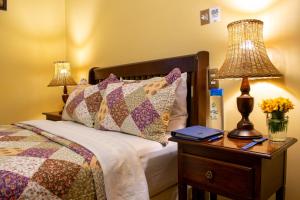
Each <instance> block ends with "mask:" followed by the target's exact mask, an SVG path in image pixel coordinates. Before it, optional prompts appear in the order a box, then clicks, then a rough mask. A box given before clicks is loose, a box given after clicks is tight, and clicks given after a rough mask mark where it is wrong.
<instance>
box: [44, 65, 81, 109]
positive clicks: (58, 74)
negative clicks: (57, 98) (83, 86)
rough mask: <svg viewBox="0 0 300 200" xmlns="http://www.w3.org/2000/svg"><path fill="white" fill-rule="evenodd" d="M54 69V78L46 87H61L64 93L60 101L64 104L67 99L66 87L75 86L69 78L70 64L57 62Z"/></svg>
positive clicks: (70, 77)
mask: <svg viewBox="0 0 300 200" xmlns="http://www.w3.org/2000/svg"><path fill="white" fill-rule="evenodd" d="M54 67H55V71H54V77H53V78H52V80H51V82H50V83H49V85H48V87H55V86H63V87H64V93H63V95H62V100H63V102H64V103H66V102H67V100H68V98H69V94H68V88H67V86H68V85H77V84H76V82H75V81H74V79H73V78H72V76H71V67H70V63H68V62H66V61H58V62H55V63H54ZM60 113H62V111H60Z"/></svg>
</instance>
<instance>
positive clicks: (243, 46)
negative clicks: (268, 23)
mask: <svg viewBox="0 0 300 200" xmlns="http://www.w3.org/2000/svg"><path fill="white" fill-rule="evenodd" d="M227 29H228V33H229V41H228V48H227V54H226V59H225V61H224V64H223V65H222V67H221V68H220V70H219V72H218V73H217V78H218V79H225V78H244V77H247V78H268V77H281V76H282V74H281V73H280V72H279V71H278V70H277V69H276V68H275V67H274V65H273V64H272V62H271V60H270V59H269V57H268V55H267V51H266V48H265V44H264V41H263V22H262V21H260V20H256V19H246V20H239V21H236V22H232V23H230V24H228V26H227Z"/></svg>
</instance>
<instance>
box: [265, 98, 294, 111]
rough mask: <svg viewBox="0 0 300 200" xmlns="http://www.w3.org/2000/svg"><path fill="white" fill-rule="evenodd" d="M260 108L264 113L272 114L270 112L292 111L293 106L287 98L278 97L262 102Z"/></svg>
mask: <svg viewBox="0 0 300 200" xmlns="http://www.w3.org/2000/svg"><path fill="white" fill-rule="evenodd" d="M260 107H261V109H262V110H263V111H264V112H265V113H272V112H283V113H286V112H288V111H289V110H292V109H294V104H293V103H292V102H291V101H290V100H289V99H287V98H283V97H278V98H275V99H266V100H263V102H262V104H261V105H260Z"/></svg>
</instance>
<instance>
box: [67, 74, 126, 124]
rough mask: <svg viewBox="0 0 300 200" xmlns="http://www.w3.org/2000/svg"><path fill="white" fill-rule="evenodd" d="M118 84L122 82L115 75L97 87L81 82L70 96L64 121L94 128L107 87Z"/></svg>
mask: <svg viewBox="0 0 300 200" xmlns="http://www.w3.org/2000/svg"><path fill="white" fill-rule="evenodd" d="M116 82H120V81H119V80H118V78H117V77H116V76H115V75H113V74H111V75H109V77H108V78H107V79H105V80H104V81H101V82H100V83H98V84H97V85H89V84H87V82H85V83H84V82H81V83H80V84H79V85H78V86H77V87H76V88H75V89H74V91H73V92H72V93H71V94H70V96H69V98H68V100H67V103H66V105H65V108H64V111H63V114H62V119H63V120H70V121H76V122H79V123H81V124H84V125H86V126H88V127H93V126H94V122H95V115H96V113H97V112H98V110H99V107H100V104H101V102H102V99H103V98H102V96H103V95H104V92H105V89H106V87H107V85H108V84H109V83H116Z"/></svg>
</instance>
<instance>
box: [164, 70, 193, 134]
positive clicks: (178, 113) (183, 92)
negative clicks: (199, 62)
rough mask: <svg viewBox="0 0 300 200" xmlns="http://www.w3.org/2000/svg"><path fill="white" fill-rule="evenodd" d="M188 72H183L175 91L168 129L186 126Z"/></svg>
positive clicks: (172, 129)
mask: <svg viewBox="0 0 300 200" xmlns="http://www.w3.org/2000/svg"><path fill="white" fill-rule="evenodd" d="M186 79H187V73H186V72H185V73H182V74H181V80H180V82H179V85H178V87H177V89H176V91H175V102H174V105H173V110H172V112H171V116H170V122H169V125H168V128H167V131H174V130H177V129H181V128H185V127H186V120H187V118H188V113H187V102H186V96H187V83H186Z"/></svg>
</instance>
